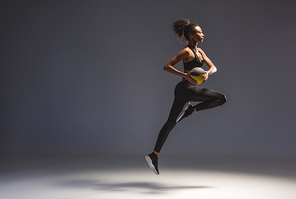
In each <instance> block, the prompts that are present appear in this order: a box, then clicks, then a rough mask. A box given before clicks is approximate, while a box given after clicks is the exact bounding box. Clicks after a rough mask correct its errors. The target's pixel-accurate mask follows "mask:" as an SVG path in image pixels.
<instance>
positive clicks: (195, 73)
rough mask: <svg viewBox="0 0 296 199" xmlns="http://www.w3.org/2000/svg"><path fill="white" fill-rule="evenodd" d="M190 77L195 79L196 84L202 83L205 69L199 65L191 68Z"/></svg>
mask: <svg viewBox="0 0 296 199" xmlns="http://www.w3.org/2000/svg"><path fill="white" fill-rule="evenodd" d="M191 71H192V72H191V73H190V77H191V78H192V79H194V80H196V81H197V84H201V83H203V81H204V80H205V78H206V75H205V71H204V69H202V68H201V67H195V68H193V69H192V70H191Z"/></svg>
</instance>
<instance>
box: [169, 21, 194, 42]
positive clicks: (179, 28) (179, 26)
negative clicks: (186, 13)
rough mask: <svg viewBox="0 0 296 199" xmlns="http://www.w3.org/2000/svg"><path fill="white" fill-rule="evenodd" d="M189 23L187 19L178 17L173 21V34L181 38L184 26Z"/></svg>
mask: <svg viewBox="0 0 296 199" xmlns="http://www.w3.org/2000/svg"><path fill="white" fill-rule="evenodd" d="M189 24H190V20H189V19H183V18H181V19H179V20H177V21H175V22H174V23H173V26H172V27H173V29H174V31H175V34H176V35H177V37H178V39H182V37H183V35H184V30H185V27H186V26H188V25H189Z"/></svg>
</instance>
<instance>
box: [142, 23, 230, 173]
mask: <svg viewBox="0 0 296 199" xmlns="http://www.w3.org/2000/svg"><path fill="white" fill-rule="evenodd" d="M173 29H174V31H175V34H176V35H177V37H178V39H182V38H183V37H185V39H186V42H187V43H188V45H187V46H186V47H185V48H184V49H183V50H181V51H180V52H179V53H178V54H177V55H176V56H175V57H174V58H172V59H171V60H170V61H169V62H168V63H167V64H166V65H165V66H164V70H165V71H167V72H170V73H172V74H174V75H178V76H181V77H182V81H181V82H179V83H178V84H177V85H176V87H175V91H174V95H175V99H174V102H173V106H172V108H171V111H170V114H169V117H168V120H167V121H166V123H165V124H164V126H163V127H162V129H161V130H160V132H159V135H158V138H157V142H156V145H155V148H154V151H153V152H152V153H151V154H149V155H147V156H145V158H146V161H147V163H148V164H149V166H150V168H151V169H152V170H153V172H154V173H155V174H157V175H158V174H159V170H158V156H159V153H160V150H161V148H162V146H163V144H164V142H165V141H166V139H167V137H168V135H169V133H170V132H171V130H172V129H173V128H174V126H175V125H176V124H177V122H180V121H181V120H182V119H184V118H185V117H188V116H189V115H191V114H192V113H194V112H197V111H201V110H205V109H210V108H214V107H216V106H221V105H222V104H224V103H225V102H226V97H225V96H224V95H223V94H221V93H218V92H216V91H213V90H209V89H206V88H201V87H199V86H197V82H196V81H195V80H193V79H192V78H190V73H191V70H192V69H193V68H194V67H202V65H203V64H204V63H205V64H206V65H207V66H208V67H209V70H207V71H205V76H206V78H205V80H204V81H206V80H207V79H208V77H209V75H211V74H213V73H215V72H216V71H217V68H216V67H215V65H214V64H213V62H212V61H211V60H210V59H209V58H208V57H207V55H206V54H205V53H204V51H203V50H202V49H200V48H198V47H197V44H198V43H201V42H203V40H204V34H203V33H202V30H201V28H200V26H198V25H197V24H195V23H190V21H189V19H182V18H181V19H179V20H177V21H176V22H174V23H173ZM180 61H183V64H184V72H181V71H179V70H177V69H176V68H174V65H176V64H177V63H179V62H180ZM189 101H194V102H200V103H199V104H197V105H195V106H193V105H191V104H190V102H189Z"/></svg>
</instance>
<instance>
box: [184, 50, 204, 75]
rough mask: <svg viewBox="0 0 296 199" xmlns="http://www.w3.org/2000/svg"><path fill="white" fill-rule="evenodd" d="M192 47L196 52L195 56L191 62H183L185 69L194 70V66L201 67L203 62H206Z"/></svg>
mask: <svg viewBox="0 0 296 199" xmlns="http://www.w3.org/2000/svg"><path fill="white" fill-rule="evenodd" d="M189 48H190V47H189ZM190 49H191V50H192V52H193V53H194V55H195V58H194V59H193V60H192V61H190V62H187V63H184V62H183V65H184V70H192V69H193V68H194V67H201V66H202V65H203V63H204V59H203V57H202V59H200V58H199V57H198V55H197V54H196V52H195V51H194V50H193V49H192V48H190ZM200 54H201V53H200ZM201 56H202V54H201Z"/></svg>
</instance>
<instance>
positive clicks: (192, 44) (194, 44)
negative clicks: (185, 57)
mask: <svg viewBox="0 0 296 199" xmlns="http://www.w3.org/2000/svg"><path fill="white" fill-rule="evenodd" d="M197 44H198V43H197V42H189V44H188V46H189V47H190V48H193V49H197Z"/></svg>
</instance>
